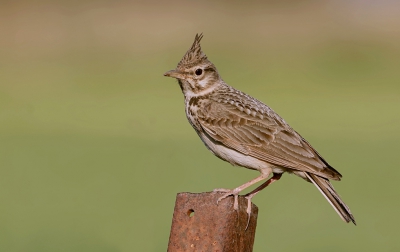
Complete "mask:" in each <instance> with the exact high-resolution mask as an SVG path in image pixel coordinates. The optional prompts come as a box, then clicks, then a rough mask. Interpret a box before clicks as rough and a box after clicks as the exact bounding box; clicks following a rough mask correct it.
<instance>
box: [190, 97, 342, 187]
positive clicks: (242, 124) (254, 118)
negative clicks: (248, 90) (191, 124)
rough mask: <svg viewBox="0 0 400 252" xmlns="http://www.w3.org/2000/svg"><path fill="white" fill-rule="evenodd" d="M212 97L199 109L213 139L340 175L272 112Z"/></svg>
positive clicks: (270, 160)
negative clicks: (211, 99) (215, 99)
mask: <svg viewBox="0 0 400 252" xmlns="http://www.w3.org/2000/svg"><path fill="white" fill-rule="evenodd" d="M263 106H265V108H266V109H268V111H267V110H264V111H263V109H262V108H261V109H254V108H251V107H247V108H246V107H240V106H238V105H237V104H236V105H235V104H234V103H233V104H230V103H221V102H216V101H212V102H210V104H208V106H204V108H205V109H204V110H202V111H199V113H198V122H199V124H200V125H201V128H202V129H203V130H204V132H205V133H206V134H207V135H208V136H210V137H211V138H213V139H214V140H215V141H218V142H221V143H222V144H224V145H226V146H227V147H229V148H232V149H235V150H236V151H238V152H241V153H243V154H245V155H249V156H252V157H255V158H258V159H260V160H264V161H266V162H268V163H271V164H273V165H276V166H279V167H285V168H290V169H294V170H299V171H306V172H311V173H313V174H317V175H319V176H322V177H326V178H329V179H336V180H338V179H340V177H341V176H340V174H339V173H338V172H337V171H336V170H335V169H333V168H332V167H331V166H330V165H329V164H328V163H327V162H326V161H325V160H324V159H323V158H322V157H321V156H320V155H319V154H318V153H317V152H316V151H315V150H314V149H313V148H312V147H311V145H310V144H309V143H308V142H307V141H305V140H304V139H303V138H302V137H301V136H300V135H299V134H298V133H297V132H296V131H294V130H293V129H292V128H291V127H290V126H289V125H288V124H287V123H286V122H285V121H284V120H283V119H282V118H280V117H279V116H278V115H277V114H276V113H275V112H273V111H272V110H271V109H269V108H268V107H267V106H266V105H263Z"/></svg>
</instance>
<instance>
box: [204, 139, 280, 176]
mask: <svg viewBox="0 0 400 252" xmlns="http://www.w3.org/2000/svg"><path fill="white" fill-rule="evenodd" d="M200 138H201V139H202V140H203V142H204V144H205V145H206V146H207V147H208V148H209V149H210V150H211V151H212V152H213V153H214V155H216V156H217V157H219V158H221V159H222V160H225V161H227V162H229V163H231V164H232V165H238V166H242V167H246V168H249V169H254V170H258V171H260V172H262V173H265V172H266V171H267V170H269V171H272V172H274V173H283V172H284V171H285V170H286V169H284V168H281V167H276V166H274V165H272V164H270V163H268V162H265V161H262V160H259V159H257V158H254V157H251V156H248V155H244V154H242V153H240V152H238V151H236V150H233V149H231V148H228V147H225V146H224V145H221V144H219V143H216V142H214V141H212V140H210V139H209V138H208V137H207V136H205V135H201V136H200Z"/></svg>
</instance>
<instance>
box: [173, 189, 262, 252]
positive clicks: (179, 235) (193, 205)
mask: <svg viewBox="0 0 400 252" xmlns="http://www.w3.org/2000/svg"><path fill="white" fill-rule="evenodd" d="M221 195H222V193H215V192H207V193H178V195H177V196H176V202H175V210H174V216H173V219H172V227H171V233H170V237H169V243H168V252H181V251H219V252H223V251H233V252H251V251H253V243H254V236H255V232H256V225H257V215H258V207H257V206H256V205H254V204H253V205H252V213H251V215H250V223H249V226H248V228H247V229H246V225H247V218H248V217H247V213H246V209H247V199H245V198H244V197H243V196H239V210H238V211H235V210H234V209H233V203H234V198H233V197H228V198H226V199H223V200H222V201H220V202H219V204H218V205H217V199H218V197H220V196H221Z"/></svg>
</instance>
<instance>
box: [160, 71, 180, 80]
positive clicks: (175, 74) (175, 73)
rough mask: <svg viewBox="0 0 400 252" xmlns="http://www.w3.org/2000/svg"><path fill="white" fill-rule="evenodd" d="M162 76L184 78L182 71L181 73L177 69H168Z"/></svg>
mask: <svg viewBox="0 0 400 252" xmlns="http://www.w3.org/2000/svg"><path fill="white" fill-rule="evenodd" d="M164 76H167V77H172V78H177V79H184V78H185V75H184V73H182V72H180V71H178V70H170V71H168V72H166V73H165V74H164Z"/></svg>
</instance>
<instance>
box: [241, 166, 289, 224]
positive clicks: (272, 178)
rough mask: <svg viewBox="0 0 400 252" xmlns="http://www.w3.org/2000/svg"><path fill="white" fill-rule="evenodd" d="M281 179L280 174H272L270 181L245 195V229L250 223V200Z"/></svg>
mask: <svg viewBox="0 0 400 252" xmlns="http://www.w3.org/2000/svg"><path fill="white" fill-rule="evenodd" d="M281 177H282V173H274V174H273V175H272V177H271V178H270V179H268V180H267V181H265V182H264V183H263V184H261V185H260V186H259V187H257V188H256V189H254V190H253V191H251V192H249V193H248V194H246V195H245V198H246V199H247V210H246V212H247V215H248V216H249V217H248V219H247V225H246V229H247V227H248V226H249V222H250V213H251V199H252V198H253V197H254V196H255V195H256V194H257V193H259V192H260V191H261V190H262V189H264V188H265V187H267V186H269V185H270V184H272V183H273V182H275V181H277V180H279V179H280V178H281Z"/></svg>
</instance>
